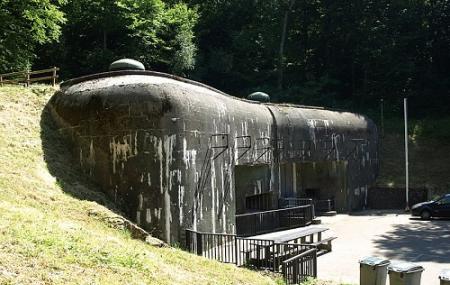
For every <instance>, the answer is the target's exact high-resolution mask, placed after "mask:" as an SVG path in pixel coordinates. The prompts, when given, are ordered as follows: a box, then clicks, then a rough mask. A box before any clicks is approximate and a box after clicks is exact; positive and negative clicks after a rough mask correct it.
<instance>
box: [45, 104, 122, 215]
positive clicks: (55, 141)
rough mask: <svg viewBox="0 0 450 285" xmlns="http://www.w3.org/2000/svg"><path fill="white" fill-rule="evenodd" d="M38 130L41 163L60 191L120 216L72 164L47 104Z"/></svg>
mask: <svg viewBox="0 0 450 285" xmlns="http://www.w3.org/2000/svg"><path fill="white" fill-rule="evenodd" d="M40 126H41V134H40V135H41V140H42V149H43V153H44V160H45V162H46V163H47V167H48V170H49V172H50V174H51V175H53V176H54V177H55V178H56V181H57V183H58V184H59V185H60V186H61V188H62V190H63V191H64V192H66V193H67V194H69V195H71V196H72V197H75V198H77V199H80V200H88V201H93V202H97V203H99V204H101V205H103V206H105V207H107V208H109V209H110V210H112V211H113V212H115V213H117V214H119V215H123V214H122V213H121V211H120V210H119V209H118V208H117V207H116V206H115V205H114V203H113V202H111V201H110V200H109V199H108V198H107V197H106V195H105V194H104V193H102V192H100V188H99V187H98V186H97V185H96V184H95V183H93V182H92V181H91V180H90V179H89V177H88V176H87V175H86V174H85V173H83V171H82V170H81V168H80V167H79V165H78V164H77V163H76V162H75V161H74V160H73V156H72V154H71V152H70V149H71V147H70V144H69V142H68V141H66V140H64V138H63V136H62V135H61V134H60V133H59V132H58V130H57V128H56V125H55V123H54V121H53V118H52V116H51V114H50V110H49V106H48V104H47V106H45V108H44V109H43V111H42V113H41V121H40Z"/></svg>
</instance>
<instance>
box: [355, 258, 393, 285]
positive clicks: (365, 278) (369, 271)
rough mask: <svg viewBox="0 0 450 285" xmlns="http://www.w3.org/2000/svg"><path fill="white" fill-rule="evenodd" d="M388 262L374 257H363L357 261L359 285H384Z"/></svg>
mask: <svg viewBox="0 0 450 285" xmlns="http://www.w3.org/2000/svg"><path fill="white" fill-rule="evenodd" d="M388 265H389V260H385V259H382V258H379V257H375V256H368V257H364V258H362V259H361V260H360V261H359V284H360V285H385V284H386V275H387V267H388Z"/></svg>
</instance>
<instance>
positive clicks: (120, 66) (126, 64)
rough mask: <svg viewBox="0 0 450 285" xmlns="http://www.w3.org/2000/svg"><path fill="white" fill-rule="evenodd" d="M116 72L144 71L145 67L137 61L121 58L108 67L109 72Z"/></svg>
mask: <svg viewBox="0 0 450 285" xmlns="http://www.w3.org/2000/svg"><path fill="white" fill-rule="evenodd" d="M116 70H145V66H144V65H143V64H142V63H141V62H139V61H137V60H134V59H131V58H123V59H119V60H116V61H114V62H113V63H111V65H110V66H109V71H116Z"/></svg>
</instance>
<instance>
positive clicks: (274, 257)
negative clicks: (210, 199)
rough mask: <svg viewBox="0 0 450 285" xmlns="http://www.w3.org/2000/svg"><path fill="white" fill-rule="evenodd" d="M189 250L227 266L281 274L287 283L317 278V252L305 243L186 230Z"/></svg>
mask: <svg viewBox="0 0 450 285" xmlns="http://www.w3.org/2000/svg"><path fill="white" fill-rule="evenodd" d="M186 249H187V250H188V251H189V252H191V253H194V254H197V255H199V256H203V257H206V258H208V259H214V260H217V261H220V262H224V263H233V264H236V265H237V266H249V267H253V268H256V269H267V270H271V271H274V272H282V273H283V274H285V276H284V279H285V280H303V279H304V278H305V276H311V277H316V275H317V272H316V271H317V259H316V249H313V250H314V254H315V255H314V256H313V255H312V254H311V246H309V245H305V244H296V243H275V242H274V241H272V240H263V239H252V238H244V237H237V236H236V235H232V234H213V233H202V232H196V231H193V230H186ZM297 257H298V258H297ZM312 257H314V259H312ZM311 268H313V269H314V270H311ZM295 274H299V276H294V275H295ZM308 274H310V275H308ZM302 278H303V279H302Z"/></svg>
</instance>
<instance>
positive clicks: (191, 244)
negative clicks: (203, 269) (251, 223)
mask: <svg viewBox="0 0 450 285" xmlns="http://www.w3.org/2000/svg"><path fill="white" fill-rule="evenodd" d="M236 247H237V244H236V235H231V234H213V233H202V232H196V231H192V230H186V249H187V250H188V251H189V252H192V253H195V254H197V255H200V256H203V257H206V258H208V259H214V260H217V261H220V262H223V263H234V264H237V259H236Z"/></svg>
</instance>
